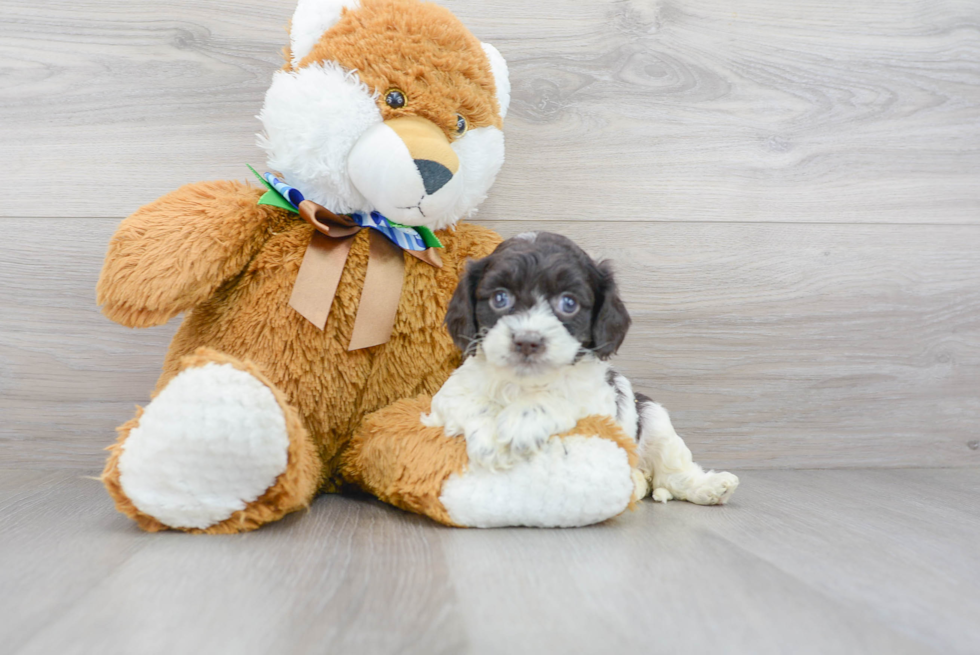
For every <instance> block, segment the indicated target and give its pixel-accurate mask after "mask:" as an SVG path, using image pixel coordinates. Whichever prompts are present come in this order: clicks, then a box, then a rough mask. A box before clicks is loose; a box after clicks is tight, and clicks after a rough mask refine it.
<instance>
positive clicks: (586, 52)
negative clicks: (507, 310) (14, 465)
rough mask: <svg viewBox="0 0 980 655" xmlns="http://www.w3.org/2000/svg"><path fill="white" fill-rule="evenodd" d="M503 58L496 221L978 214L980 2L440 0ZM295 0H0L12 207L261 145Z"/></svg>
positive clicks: (120, 200) (33, 207) (176, 177)
mask: <svg viewBox="0 0 980 655" xmlns="http://www.w3.org/2000/svg"><path fill="white" fill-rule="evenodd" d="M446 4H447V6H449V7H450V8H451V9H453V10H454V11H456V12H457V13H458V14H459V16H460V17H461V18H462V19H463V20H464V21H465V22H466V23H467V25H468V26H469V27H470V28H471V29H472V30H473V31H474V33H475V34H477V35H478V36H479V37H481V38H483V39H485V40H487V41H491V42H493V43H495V44H496V45H497V46H498V47H499V48H500V50H501V51H502V52H503V54H504V55H505V56H506V57H507V58H508V60H509V61H510V66H511V70H512V80H513V85H514V101H513V108H512V111H511V114H510V115H509V117H508V121H507V132H508V163H507V165H506V166H505V168H504V171H503V173H502V175H501V177H500V180H499V183H498V185H497V186H496V187H495V190H494V192H493V195H492V198H491V199H490V200H489V201H488V203H487V204H486V206H485V208H484V210H483V216H484V217H486V218H489V219H497V220H524V219H526V218H527V217H529V216H531V217H537V218H539V219H545V218H549V217H551V218H555V219H560V220H563V221H572V220H585V221H597V220H601V221H623V220H635V221H641V222H645V221H650V220H659V221H674V220H681V221H776V222H861V223H867V222H889V223H977V222H980V184H978V178H977V171H978V170H980V132H978V130H977V129H976V126H977V124H978V123H980V38H978V37H977V30H978V26H980V5H978V4H977V3H975V2H969V1H964V0H915V1H913V2H908V1H906V0H887V1H885V2H870V1H867V0H866V1H864V2H850V1H845V0H832V1H829V2H827V1H824V0H805V1H802V2H794V3H786V2H783V1H782V0H749V1H747V2H740V3H735V4H733V3H731V2H727V1H724V0H695V1H692V2H683V3H681V2H674V1H667V0H664V1H659V0H590V1H589V2H581V1H580V0H551V1H549V2H526V1H525V0H492V1H491V0H473V1H470V2H466V3H462V2H457V1H455V0H447V2H446ZM293 6H294V3H293V0H237V1H235V2H231V1H230V0H214V1H213V2H206V3H205V2H200V1H198V0H166V1H164V2H158V1H155V0H154V1H150V0H138V1H136V2H133V1H129V0H127V1H125V2H124V1H123V0H99V1H98V2H95V1H93V0H87V1H86V0H82V1H79V2H71V3H69V2H62V1H58V0H46V1H37V2H30V3H25V2H18V1H17V0H0V11H2V12H3V13H2V15H3V16H4V20H3V21H2V22H0V43H2V46H0V80H3V81H2V82H0V144H2V145H0V148H2V149H0V161H2V162H3V164H4V165H5V168H6V170H7V175H6V180H7V184H8V187H9V188H11V189H17V190H18V192H17V193H10V194H8V195H7V197H6V198H5V202H4V207H3V209H2V210H0V212H2V214H0V215H3V216H13V217H17V216H36V217H43V216H49V215H51V214H52V213H53V212H52V209H51V207H52V205H55V206H57V208H58V213H59V215H62V216H117V217H121V216H125V215H127V214H129V213H130V212H132V211H133V210H134V209H135V208H136V207H138V206H140V205H141V204H144V203H146V202H149V201H151V200H153V199H154V198H156V197H158V196H160V195H162V194H163V193H165V192H167V191H169V190H171V189H173V188H175V187H176V186H178V185H180V184H183V183H187V182H192V181H197V180H204V179H224V178H239V179H243V178H245V177H247V172H246V171H245V167H244V165H245V163H247V162H250V163H253V164H256V165H261V162H262V156H261V153H260V152H259V151H258V150H257V148H256V147H255V146H254V133H255V132H256V131H257V130H258V129H259V125H258V122H257V121H256V120H255V119H254V116H255V114H256V113H257V112H258V109H259V107H260V106H261V103H262V97H263V94H264V92H265V89H266V88H267V86H268V84H269V80H270V76H271V74H272V72H273V71H274V70H275V69H276V68H277V67H278V65H279V62H280V59H279V54H278V53H279V49H280V48H281V46H282V45H283V44H284V43H285V41H286V35H285V32H284V29H283V26H285V24H286V22H287V20H288V18H289V16H290V15H291V12H292V8H293Z"/></svg>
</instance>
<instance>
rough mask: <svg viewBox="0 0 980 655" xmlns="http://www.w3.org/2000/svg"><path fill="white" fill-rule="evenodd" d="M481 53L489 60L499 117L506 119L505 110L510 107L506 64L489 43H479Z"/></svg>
mask: <svg viewBox="0 0 980 655" xmlns="http://www.w3.org/2000/svg"><path fill="white" fill-rule="evenodd" d="M480 45H482V46H483V51H484V52H485V53H487V57H488V58H489V59H490V70H492V71H493V79H494V82H495V83H496V85H497V103H498V104H499V105H500V117H501V118H506V117H507V108H508V107H510V75H509V74H508V73H507V62H506V61H505V60H504V58H503V56H502V55H501V54H500V51H499V50H497V49H496V48H495V47H493V46H492V45H490V44H489V43H481V44H480Z"/></svg>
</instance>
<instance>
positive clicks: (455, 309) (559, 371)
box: [422, 232, 738, 505]
mask: <svg viewBox="0 0 980 655" xmlns="http://www.w3.org/2000/svg"><path fill="white" fill-rule="evenodd" d="M446 325H447V327H448V328H449V333H450V334H451V335H452V337H453V340H454V341H455V343H456V345H457V346H458V347H459V348H460V349H461V350H462V351H463V353H464V357H465V360H464V362H463V364H462V366H460V367H459V368H458V369H457V370H456V371H455V372H454V373H453V374H452V376H450V378H449V379H448V380H447V381H446V383H445V385H443V387H442V388H441V389H440V390H439V392H438V393H437V394H436V395H435V396H434V397H433V399H432V410H431V413H430V414H427V415H423V417H422V422H423V423H424V424H425V425H428V426H432V427H441V428H442V429H443V430H444V431H445V433H446V434H447V436H463V437H465V438H466V447H467V452H468V454H469V459H470V463H471V464H472V465H475V466H483V467H486V468H490V469H505V468H509V467H511V466H513V465H514V464H515V463H516V462H518V461H520V460H521V459H524V458H527V457H530V456H531V455H533V454H534V453H536V452H537V451H538V450H540V449H541V447H542V446H543V445H544V444H545V443H546V442H547V441H548V440H549V439H550V438H551V437H552V436H554V435H557V434H561V433H563V432H566V431H568V430H570V429H572V428H573V427H574V426H575V424H576V423H577V422H578V421H579V419H581V418H584V417H586V416H590V415H592V414H600V415H606V416H611V417H614V418H615V419H616V421H617V422H618V423H619V425H620V426H621V427H622V429H623V431H624V432H625V433H626V434H627V435H628V436H630V437H631V438H633V439H634V440H636V441H637V446H638V453H639V455H640V465H639V470H640V473H641V474H642V477H643V479H642V480H638V481H637V482H638V486H640V487H641V491H643V492H644V493H642V494H641V496H643V495H646V494H647V493H649V492H650V489H652V490H653V496H654V498H655V499H656V500H658V501H662V502H666V501H668V500H670V499H672V498H677V499H681V500H689V501H691V502H694V503H698V504H702V505H713V504H721V503H724V502H726V501H727V500H728V498H729V497H731V495H732V493H733V492H734V491H735V488H736V487H737V486H738V478H736V477H735V476H734V475H732V474H731V473H715V472H714V471H709V472H707V473H706V472H704V470H703V469H702V468H701V467H700V466H698V465H697V464H695V463H694V461H693V459H692V457H691V451H690V450H689V449H688V448H687V446H686V445H685V444H684V441H683V440H682V439H681V438H680V437H679V436H678V435H677V433H676V432H674V428H673V426H672V425H671V423H670V418H669V417H668V415H667V412H666V410H664V408H663V407H661V406H660V405H658V404H657V403H655V402H653V401H652V400H651V399H649V398H648V397H646V396H644V395H642V394H635V393H634V392H633V387H632V385H631V384H630V381H629V380H628V379H626V377H625V376H623V375H621V374H620V373H617V372H616V371H615V370H613V369H612V368H611V367H610V365H609V364H608V363H607V360H608V359H609V358H610V357H611V356H612V355H613V354H614V353H615V352H616V351H617V350H618V348H619V346H620V345H621V344H622V343H623V339H625V337H626V332H627V330H628V329H629V326H630V317H629V313H628V312H627V311H626V307H625V305H624V304H623V301H622V300H621V299H620V297H619V293H618V291H617V288H616V282H615V280H614V278H613V273H612V268H611V267H610V265H609V263H608V262H605V261H603V262H598V263H597V262H595V261H593V260H592V259H591V258H590V257H589V256H588V255H587V254H586V253H585V252H584V251H583V250H582V249H581V248H579V247H578V246H577V245H575V243H573V242H572V241H571V240H570V239H568V238H566V237H563V236H561V235H558V234H551V233H548V232H538V233H534V232H529V233H525V234H521V235H519V236H516V237H514V238H512V239H508V240H507V241H504V242H503V243H501V244H500V245H499V246H498V247H497V249H496V250H494V252H493V254H491V255H490V256H488V257H486V258H484V259H481V260H478V261H471V262H469V264H468V265H467V269H466V273H465V274H464V276H463V278H462V280H461V281H460V283H459V286H458V287H457V288H456V292H455V294H454V295H453V298H452V300H451V301H450V304H449V309H448V312H447V314H446Z"/></svg>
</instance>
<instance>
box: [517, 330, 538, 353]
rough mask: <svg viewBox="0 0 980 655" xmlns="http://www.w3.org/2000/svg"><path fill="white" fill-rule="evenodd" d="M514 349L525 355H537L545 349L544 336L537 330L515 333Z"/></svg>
mask: <svg viewBox="0 0 980 655" xmlns="http://www.w3.org/2000/svg"><path fill="white" fill-rule="evenodd" d="M514 350H516V351H517V352H519V353H521V354H522V355H524V356H525V357H530V356H531V355H537V354H538V353H539V352H541V351H543V350H544V338H543V337H542V336H541V335H540V334H538V333H537V332H522V333H520V334H515V335H514Z"/></svg>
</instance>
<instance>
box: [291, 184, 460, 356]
mask: <svg viewBox="0 0 980 655" xmlns="http://www.w3.org/2000/svg"><path fill="white" fill-rule="evenodd" d="M298 209H299V215H300V216H301V217H302V218H303V220H305V221H306V222H307V223H309V224H310V225H312V226H313V228H314V229H315V232H313V237H312V238H311V239H310V244H309V245H308V246H307V247H306V254H305V255H303V263H302V264H301V265H300V268H299V275H297V276H296V284H295V285H293V293H292V296H290V298H289V306H290V307H292V308H293V309H295V310H296V311H297V312H299V313H300V314H301V315H302V316H303V317H304V318H306V320H308V321H309V322H310V323H312V324H313V325H315V326H317V328H319V329H320V330H322V329H323V328H324V327H325V326H326V324H327V316H329V315H330V307H331V305H332V304H333V299H334V296H335V295H336V294H337V286H338V285H339V284H340V276H341V274H343V272H344V265H345V264H346V262H347V255H348V254H349V253H350V249H351V245H352V244H353V242H354V235H355V234H357V233H358V232H360V231H361V230H362V229H368V228H362V227H361V226H359V225H357V223H355V222H354V220H353V219H352V218H351V217H350V216H343V215H340V214H335V213H333V212H332V211H330V210H329V209H327V208H326V207H323V206H322V205H318V204H317V203H315V202H313V201H312V200H304V201H303V202H301V203H300V204H299V207H298ZM369 237H370V248H369V254H368V268H367V273H366V274H365V277H364V289H363V290H362V291H361V300H360V303H359V304H358V307H357V316H356V318H355V319H354V329H353V331H352V332H351V337H350V344H349V345H348V346H347V350H359V349H361V348H370V347H371V346H377V345H380V344H382V343H387V342H388V340H389V339H390V338H391V331H392V329H393V328H394V326H395V314H396V313H397V312H398V300H399V299H400V298H401V293H402V284H403V282H404V280H405V257H404V256H403V255H402V249H401V248H399V247H398V246H396V245H395V244H394V243H392V242H391V241H389V240H388V238H387V237H385V236H384V235H383V234H381V233H379V232H378V231H377V230H371V231H370V235H369ZM405 252H407V253H408V254H410V255H413V256H415V257H416V258H418V259H420V260H422V261H423V262H425V263H427V264H429V265H431V266H435V267H436V268H442V260H441V259H440V257H439V253H438V252H436V250H435V249H434V248H429V249H428V250H424V251H413V250H407V251H405Z"/></svg>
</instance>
